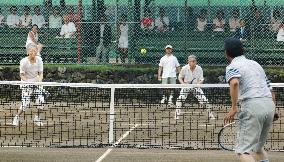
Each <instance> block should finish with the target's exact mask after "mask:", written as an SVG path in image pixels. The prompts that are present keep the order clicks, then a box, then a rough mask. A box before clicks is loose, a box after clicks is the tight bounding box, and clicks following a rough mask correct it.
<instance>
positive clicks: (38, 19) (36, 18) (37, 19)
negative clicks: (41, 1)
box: [32, 6, 46, 28]
mask: <svg viewBox="0 0 284 162" xmlns="http://www.w3.org/2000/svg"><path fill="white" fill-rule="evenodd" d="M34 12H35V14H34V15H33V17H32V24H36V25H37V26H38V28H41V27H44V25H45V24H46V23H45V20H44V17H43V15H42V14H41V12H40V8H39V6H36V7H35V8H34Z"/></svg>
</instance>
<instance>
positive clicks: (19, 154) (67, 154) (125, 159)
mask: <svg viewBox="0 0 284 162" xmlns="http://www.w3.org/2000/svg"><path fill="white" fill-rule="evenodd" d="M106 150H107V149H106V148H1V152H0V156H1V161H23V162H28V161H29V162H30V161H37V162H45V161H64V162H67V161H68V162H69V161H70V162H77V161H84V162H91V161H92V162H94V161H96V160H97V159H99V158H100V157H101V155H103V153H104V152H105V151H106ZM269 155H270V159H271V161H273V162H282V161H283V158H284V155H283V152H269ZM82 159H84V160H82ZM130 161H137V162H142V161H143V162H148V161H151V162H172V161H176V162H208V161H210V162H238V158H237V156H236V155H234V154H233V153H232V152H227V151H220V150H161V149H144V150H141V149H121V148H120V149H114V150H112V152H111V153H110V154H108V156H106V157H105V159H104V160H103V162H130Z"/></svg>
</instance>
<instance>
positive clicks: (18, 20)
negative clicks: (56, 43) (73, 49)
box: [0, 6, 78, 38]
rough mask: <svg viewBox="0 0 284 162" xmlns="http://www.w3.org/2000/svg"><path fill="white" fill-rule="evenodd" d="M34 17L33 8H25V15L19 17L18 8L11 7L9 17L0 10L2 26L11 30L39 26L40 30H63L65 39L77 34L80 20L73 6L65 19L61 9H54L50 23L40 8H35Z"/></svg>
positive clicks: (62, 34)
mask: <svg viewBox="0 0 284 162" xmlns="http://www.w3.org/2000/svg"><path fill="white" fill-rule="evenodd" d="M33 11H34V12H33V13H34V14H33V15H31V14H30V13H31V8H30V7H29V6H25V7H24V9H23V15H21V16H19V15H18V8H17V7H16V6H12V7H10V14H8V15H7V17H4V16H3V15H2V9H1V8H0V26H2V27H4V26H7V27H9V28H31V27H32V25H37V27H38V28H47V27H48V28H61V31H60V35H61V36H63V37H66V38H67V37H71V36H72V35H73V34H74V33H75V32H76V27H75V23H76V21H77V20H78V17H77V14H75V13H74V8H73V7H72V6H71V7H70V8H69V9H68V13H67V14H66V15H64V16H63V17H62V16H61V14H60V8H59V7H54V9H53V11H52V14H51V15H50V16H49V18H48V21H47V20H46V19H45V17H44V16H43V14H42V12H41V8H40V7H39V6H35V7H34V8H33Z"/></svg>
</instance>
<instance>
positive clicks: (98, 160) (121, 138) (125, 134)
mask: <svg viewBox="0 0 284 162" xmlns="http://www.w3.org/2000/svg"><path fill="white" fill-rule="evenodd" d="M139 125H140V124H135V125H134V126H133V127H131V128H130V129H129V131H127V132H125V133H124V134H123V135H122V136H121V137H120V138H119V139H118V140H117V141H116V142H115V143H114V144H113V145H112V146H111V148H109V149H107V150H106V151H105V152H104V153H103V155H102V156H100V157H99V158H98V159H97V160H96V161H95V162H101V161H102V160H103V159H105V158H106V157H107V156H108V154H109V153H110V152H111V151H112V150H113V149H114V148H115V147H116V145H118V144H119V143H120V142H121V141H122V140H123V139H124V138H126V137H127V136H128V135H129V134H130V132H132V131H133V130H134V129H135V128H136V127H138V126H139Z"/></svg>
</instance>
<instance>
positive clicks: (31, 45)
mask: <svg viewBox="0 0 284 162" xmlns="http://www.w3.org/2000/svg"><path fill="white" fill-rule="evenodd" d="M26 48H27V50H29V49H37V45H36V44H34V43H29V44H28V45H27V47H26Z"/></svg>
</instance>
